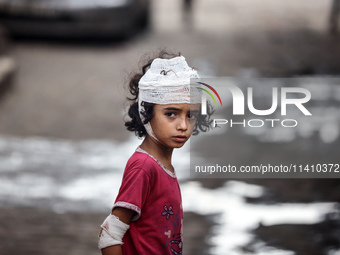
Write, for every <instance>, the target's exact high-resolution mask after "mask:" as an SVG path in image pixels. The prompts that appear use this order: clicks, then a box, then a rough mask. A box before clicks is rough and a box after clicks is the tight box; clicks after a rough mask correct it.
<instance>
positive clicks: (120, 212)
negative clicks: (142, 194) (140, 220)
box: [101, 207, 135, 255]
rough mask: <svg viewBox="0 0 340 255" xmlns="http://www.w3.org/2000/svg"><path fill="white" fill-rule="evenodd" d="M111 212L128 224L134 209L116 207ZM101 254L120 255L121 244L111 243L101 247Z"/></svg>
mask: <svg viewBox="0 0 340 255" xmlns="http://www.w3.org/2000/svg"><path fill="white" fill-rule="evenodd" d="M112 214H113V215H115V216H117V217H118V218H119V220H120V221H122V222H124V223H125V224H130V222H131V220H132V217H133V215H134V214H135V212H134V211H132V210H130V209H126V208H122V207H116V208H115V209H113V211H112ZM101 251H102V255H121V254H122V246H121V245H113V246H109V247H106V248H103V249H102V250H101Z"/></svg>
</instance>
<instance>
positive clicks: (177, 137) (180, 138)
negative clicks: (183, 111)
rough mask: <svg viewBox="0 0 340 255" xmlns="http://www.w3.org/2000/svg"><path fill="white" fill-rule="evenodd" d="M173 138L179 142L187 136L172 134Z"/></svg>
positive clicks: (183, 140)
mask: <svg viewBox="0 0 340 255" xmlns="http://www.w3.org/2000/svg"><path fill="white" fill-rule="evenodd" d="M173 139H174V140H175V141H176V142H179V143H183V142H185V141H186V140H187V137H186V136H181V135H179V136H173Z"/></svg>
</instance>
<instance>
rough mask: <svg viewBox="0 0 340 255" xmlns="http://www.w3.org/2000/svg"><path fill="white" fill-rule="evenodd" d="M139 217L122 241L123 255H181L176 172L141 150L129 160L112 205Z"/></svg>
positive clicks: (179, 195) (179, 197) (181, 221)
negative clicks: (132, 212)
mask: <svg viewBox="0 0 340 255" xmlns="http://www.w3.org/2000/svg"><path fill="white" fill-rule="evenodd" d="M113 207H114V208H115V207H124V208H129V209H131V210H133V211H135V212H136V213H137V214H136V216H135V217H134V218H133V219H132V222H131V223H130V229H129V230H128V231H127V232H126V234H125V235H124V238H123V242H124V244H123V245H122V250H123V254H128V255H135V254H140V255H142V254H162V255H167V254H169V255H170V254H182V245H183V243H182V230H183V228H182V226H183V208H182V198H181V193H180V188H179V185H178V180H177V178H176V175H175V173H172V172H171V171H169V170H168V169H166V168H165V167H164V166H163V165H162V164H161V163H160V162H158V161H157V160H156V159H155V158H153V157H152V156H151V155H149V154H147V153H146V152H145V151H143V150H142V149H140V148H137V150H136V152H135V153H134V154H133V155H132V156H131V158H130V159H129V160H128V162H127V165H126V168H125V171H124V175H123V180H122V185H121V187H120V190H119V194H118V196H117V198H116V202H115V204H114V206H113Z"/></svg>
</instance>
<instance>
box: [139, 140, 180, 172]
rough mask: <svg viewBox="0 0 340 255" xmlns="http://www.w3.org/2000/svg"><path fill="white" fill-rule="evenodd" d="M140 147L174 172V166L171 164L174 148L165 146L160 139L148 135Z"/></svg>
mask: <svg viewBox="0 0 340 255" xmlns="http://www.w3.org/2000/svg"><path fill="white" fill-rule="evenodd" d="M140 148H141V149H142V150H144V151H146V152H147V153H149V154H150V155H152V156H153V157H154V158H156V159H157V160H158V161H159V162H160V163H162V165H164V166H165V167H166V168H167V169H168V170H170V171H172V172H174V168H173V166H172V164H171V158H172V152H173V148H169V147H166V146H164V145H163V144H161V143H159V142H158V141H155V140H154V139H152V138H150V137H149V136H148V135H147V136H146V137H145V139H144V140H143V142H142V144H141V146H140Z"/></svg>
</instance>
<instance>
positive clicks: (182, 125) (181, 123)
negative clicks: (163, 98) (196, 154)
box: [177, 117, 189, 131]
mask: <svg viewBox="0 0 340 255" xmlns="http://www.w3.org/2000/svg"><path fill="white" fill-rule="evenodd" d="M188 125H189V123H188V121H187V118H186V117H180V118H179V119H178V124H177V129H178V130H183V131H186V130H187V129H188Z"/></svg>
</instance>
